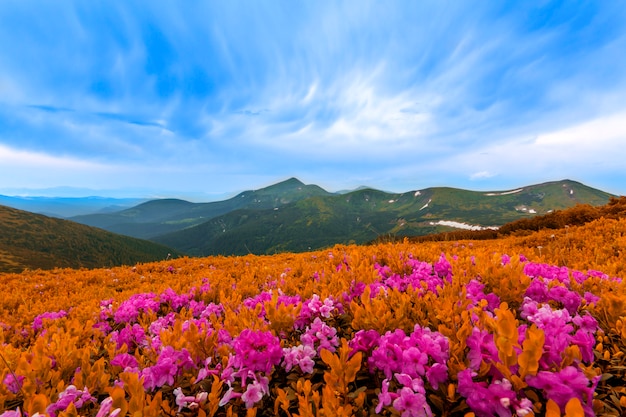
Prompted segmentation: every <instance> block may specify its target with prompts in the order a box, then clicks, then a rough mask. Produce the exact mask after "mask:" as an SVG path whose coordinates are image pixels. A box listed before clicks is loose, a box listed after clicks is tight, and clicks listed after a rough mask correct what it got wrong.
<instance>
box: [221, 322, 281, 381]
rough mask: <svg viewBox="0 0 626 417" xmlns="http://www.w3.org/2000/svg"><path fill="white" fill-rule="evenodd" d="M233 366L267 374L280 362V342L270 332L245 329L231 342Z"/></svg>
mask: <svg viewBox="0 0 626 417" xmlns="http://www.w3.org/2000/svg"><path fill="white" fill-rule="evenodd" d="M233 349H234V351H235V354H234V358H233V366H234V367H235V368H238V369H247V370H250V371H252V372H257V371H261V372H265V373H266V374H269V373H270V372H271V371H272V367H273V366H274V365H278V364H279V363H280V361H281V360H282V356H283V350H282V349H281V347H280V341H279V340H278V338H277V337H276V336H274V335H272V333H271V332H263V331H259V330H250V329H245V330H244V331H242V332H241V334H240V335H239V336H238V337H237V338H235V340H234V341H233Z"/></svg>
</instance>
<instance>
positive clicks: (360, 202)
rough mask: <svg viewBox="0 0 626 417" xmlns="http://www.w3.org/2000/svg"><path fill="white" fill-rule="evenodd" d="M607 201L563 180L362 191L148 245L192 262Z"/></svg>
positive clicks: (244, 213)
mask: <svg viewBox="0 0 626 417" xmlns="http://www.w3.org/2000/svg"><path fill="white" fill-rule="evenodd" d="M609 198H610V194H608V193H605V192H602V191H600V190H596V189H593V188H590V187H587V186H585V185H583V184H580V183H577V182H574V181H567V180H564V181H557V182H550V183H545V184H539V185H533V186H528V187H524V188H520V189H516V190H509V191H499V192H477V191H467V190H460V189H454V188H446V187H440V188H428V189H424V190H417V191H411V192H406V193H401V194H392V193H386V192H383V191H378V190H372V189H361V190H358V191H353V192H351V193H347V194H342V195H330V196H316V197H310V198H307V199H303V200H300V201H297V202H293V203H290V204H285V205H284V206H281V207H274V208H273V209H270V210H255V211H252V210H236V211H232V212H230V213H227V214H225V215H222V216H218V217H215V218H213V219H211V220H209V221H207V222H205V223H203V224H200V225H197V226H194V227H190V228H187V229H184V230H181V231H178V232H174V233H170V234H165V235H162V236H157V237H154V238H152V240H154V241H155V242H159V243H162V244H165V245H168V246H171V247H174V248H177V249H179V250H181V251H184V252H186V253H189V254H193V255H196V256H203V255H214V254H226V255H229V254H238V255H242V254H247V253H256V254H272V253H276V252H281V251H296V252H297V251H306V250H311V249H318V248H323V247H328V246H332V245H334V244H348V243H357V244H360V243H365V242H369V241H371V240H374V239H376V238H378V237H381V236H387V235H394V236H421V235H427V234H432V233H438V232H442V231H446V230H454V229H455V228H454V227H451V226H450V225H451V224H452V225H459V226H460V227H463V226H467V227H469V226H474V227H494V226H501V225H503V224H505V223H508V222H511V221H514V220H518V219H523V218H529V217H532V216H535V215H540V214H545V213H548V212H551V211H554V210H559V209H564V208H568V207H572V206H574V205H576V204H579V203H585V204H591V205H601V204H605V203H606V202H607V201H608V200H609Z"/></svg>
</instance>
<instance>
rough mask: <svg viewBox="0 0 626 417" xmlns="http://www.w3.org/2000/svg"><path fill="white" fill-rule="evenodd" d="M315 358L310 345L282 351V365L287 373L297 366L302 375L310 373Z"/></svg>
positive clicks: (313, 350)
mask: <svg viewBox="0 0 626 417" xmlns="http://www.w3.org/2000/svg"><path fill="white" fill-rule="evenodd" d="M315 356H316V352H315V349H314V348H313V347H311V346H310V345H298V346H293V347H290V348H284V349H283V365H284V367H285V371H287V372H289V371H290V370H291V369H292V368H294V367H296V366H298V367H300V370H302V372H304V373H308V374H310V373H312V372H313V367H314V366H315V361H314V360H313V359H314V358H315Z"/></svg>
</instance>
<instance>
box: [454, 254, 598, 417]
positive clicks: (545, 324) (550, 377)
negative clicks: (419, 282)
mask: <svg viewBox="0 0 626 417" xmlns="http://www.w3.org/2000/svg"><path fill="white" fill-rule="evenodd" d="M524 273H525V274H527V275H528V276H530V277H531V278H533V279H532V281H531V283H530V285H529V286H528V288H527V290H526V292H525V294H524V300H523V302H522V304H521V306H520V317H521V318H522V319H523V320H525V322H522V324H521V325H520V326H519V327H518V334H519V337H518V347H515V350H516V353H517V354H518V355H519V354H520V353H521V348H520V347H519V346H522V344H523V342H524V340H525V337H526V329H527V328H528V326H530V325H533V324H534V325H535V326H537V328H539V329H541V330H542V331H543V333H544V336H545V342H544V346H543V353H542V356H541V358H540V360H539V372H538V373H537V375H536V376H533V375H528V376H526V378H525V382H526V383H527V384H528V385H529V386H530V387H533V388H535V389H537V390H538V391H539V392H540V393H541V394H542V395H543V396H544V397H545V398H546V399H551V400H553V401H555V402H556V403H557V404H558V405H559V407H560V408H561V412H564V410H565V405H566V404H567V402H568V401H569V400H570V399H571V398H578V399H579V400H580V401H581V404H582V405H583V408H584V410H585V413H586V415H594V413H593V408H592V399H593V391H594V389H595V387H596V386H597V384H598V382H599V379H600V378H599V377H596V378H594V379H592V380H591V381H590V380H589V379H588V378H587V377H586V376H585V374H584V371H583V368H582V365H583V363H587V364H590V363H592V362H593V360H594V354H593V349H594V345H595V333H596V332H597V331H598V330H599V326H598V323H597V321H596V320H595V319H594V318H593V317H592V316H591V315H590V314H589V313H588V312H586V311H584V310H581V308H582V306H583V303H582V301H583V300H584V301H585V302H586V304H591V303H595V302H597V300H598V298H597V297H596V296H594V295H593V294H591V293H585V295H584V297H581V296H580V294H579V293H578V292H576V291H573V290H571V289H570V288H569V286H570V284H571V280H570V271H569V269H568V268H566V267H556V266H553V265H546V264H537V263H530V262H529V263H527V264H526V265H525V266H524ZM571 275H572V276H573V277H575V280H576V282H578V283H581V282H583V281H584V279H586V278H587V277H589V276H598V275H593V273H592V274H589V273H588V274H586V275H585V274H582V273H578V272H577V271H573V272H572V273H571ZM601 278H605V279H608V277H606V276H604V277H601ZM471 286H474V287H475V288H474V289H471V288H470V289H467V287H466V291H467V293H468V298H472V300H473V301H476V299H480V298H481V297H483V296H482V295H481V294H480V293H478V292H476V291H475V289H477V288H478V287H477V286H476V284H473V283H472V282H470V284H468V287H471ZM481 291H482V289H481ZM476 296H477V297H476ZM483 298H484V299H487V300H488V299H489V294H488V295H486V296H484V297H483ZM489 305H490V306H491V302H490V303H489ZM494 305H495V301H494ZM466 344H467V347H468V349H469V352H468V354H467V359H468V361H469V367H468V369H465V370H464V371H462V372H460V373H459V375H458V379H459V384H458V392H459V394H461V395H462V396H464V397H465V398H466V400H467V404H468V405H469V406H470V407H471V408H472V410H473V411H474V412H475V413H476V414H477V415H486V416H495V415H497V416H511V415H512V414H513V413H516V415H518V416H519V415H522V416H523V415H527V414H529V413H531V409H532V407H531V406H532V404H531V402H530V400H528V399H527V398H525V397H523V395H522V394H521V393H518V392H515V391H514V390H513V388H512V385H511V383H510V382H509V381H508V380H507V379H506V378H504V376H503V375H502V373H501V372H500V371H499V370H498V369H497V368H496V367H494V366H492V367H491V368H490V371H489V374H488V378H487V380H482V381H474V378H475V377H476V376H477V375H478V371H479V368H480V366H481V364H483V363H487V364H494V363H498V362H500V359H499V356H498V355H499V353H498V348H497V347H496V344H495V341H494V335H493V334H492V333H490V332H488V331H487V330H481V329H479V328H477V327H474V329H473V331H472V334H471V335H470V336H469V337H468V338H467V341H466ZM571 346H576V347H578V349H579V351H580V353H581V358H582V362H581V361H574V363H573V364H571V365H568V366H566V367H564V368H562V369H561V366H562V365H561V364H562V363H563V359H564V356H565V352H566V349H568V348H569V347H571ZM517 368H518V366H513V367H511V372H512V373H513V374H516V373H517V372H518V369H517Z"/></svg>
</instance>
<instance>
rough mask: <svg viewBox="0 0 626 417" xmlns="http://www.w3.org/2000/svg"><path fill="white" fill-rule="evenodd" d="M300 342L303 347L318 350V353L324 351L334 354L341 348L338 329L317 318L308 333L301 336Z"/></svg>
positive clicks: (307, 330) (308, 328)
mask: <svg viewBox="0 0 626 417" xmlns="http://www.w3.org/2000/svg"><path fill="white" fill-rule="evenodd" d="M300 341H301V342H302V344H303V345H307V346H310V347H312V348H314V349H315V348H316V345H317V352H318V353H319V352H321V350H322V349H326V350H329V351H330V352H334V351H335V350H336V348H337V346H339V339H338V338H337V329H335V328H334V327H331V326H329V325H328V324H326V323H324V322H323V321H322V320H321V319H320V318H319V317H316V318H315V320H313V323H311V326H310V327H307V329H306V331H305V332H304V334H303V335H302V336H300Z"/></svg>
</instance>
